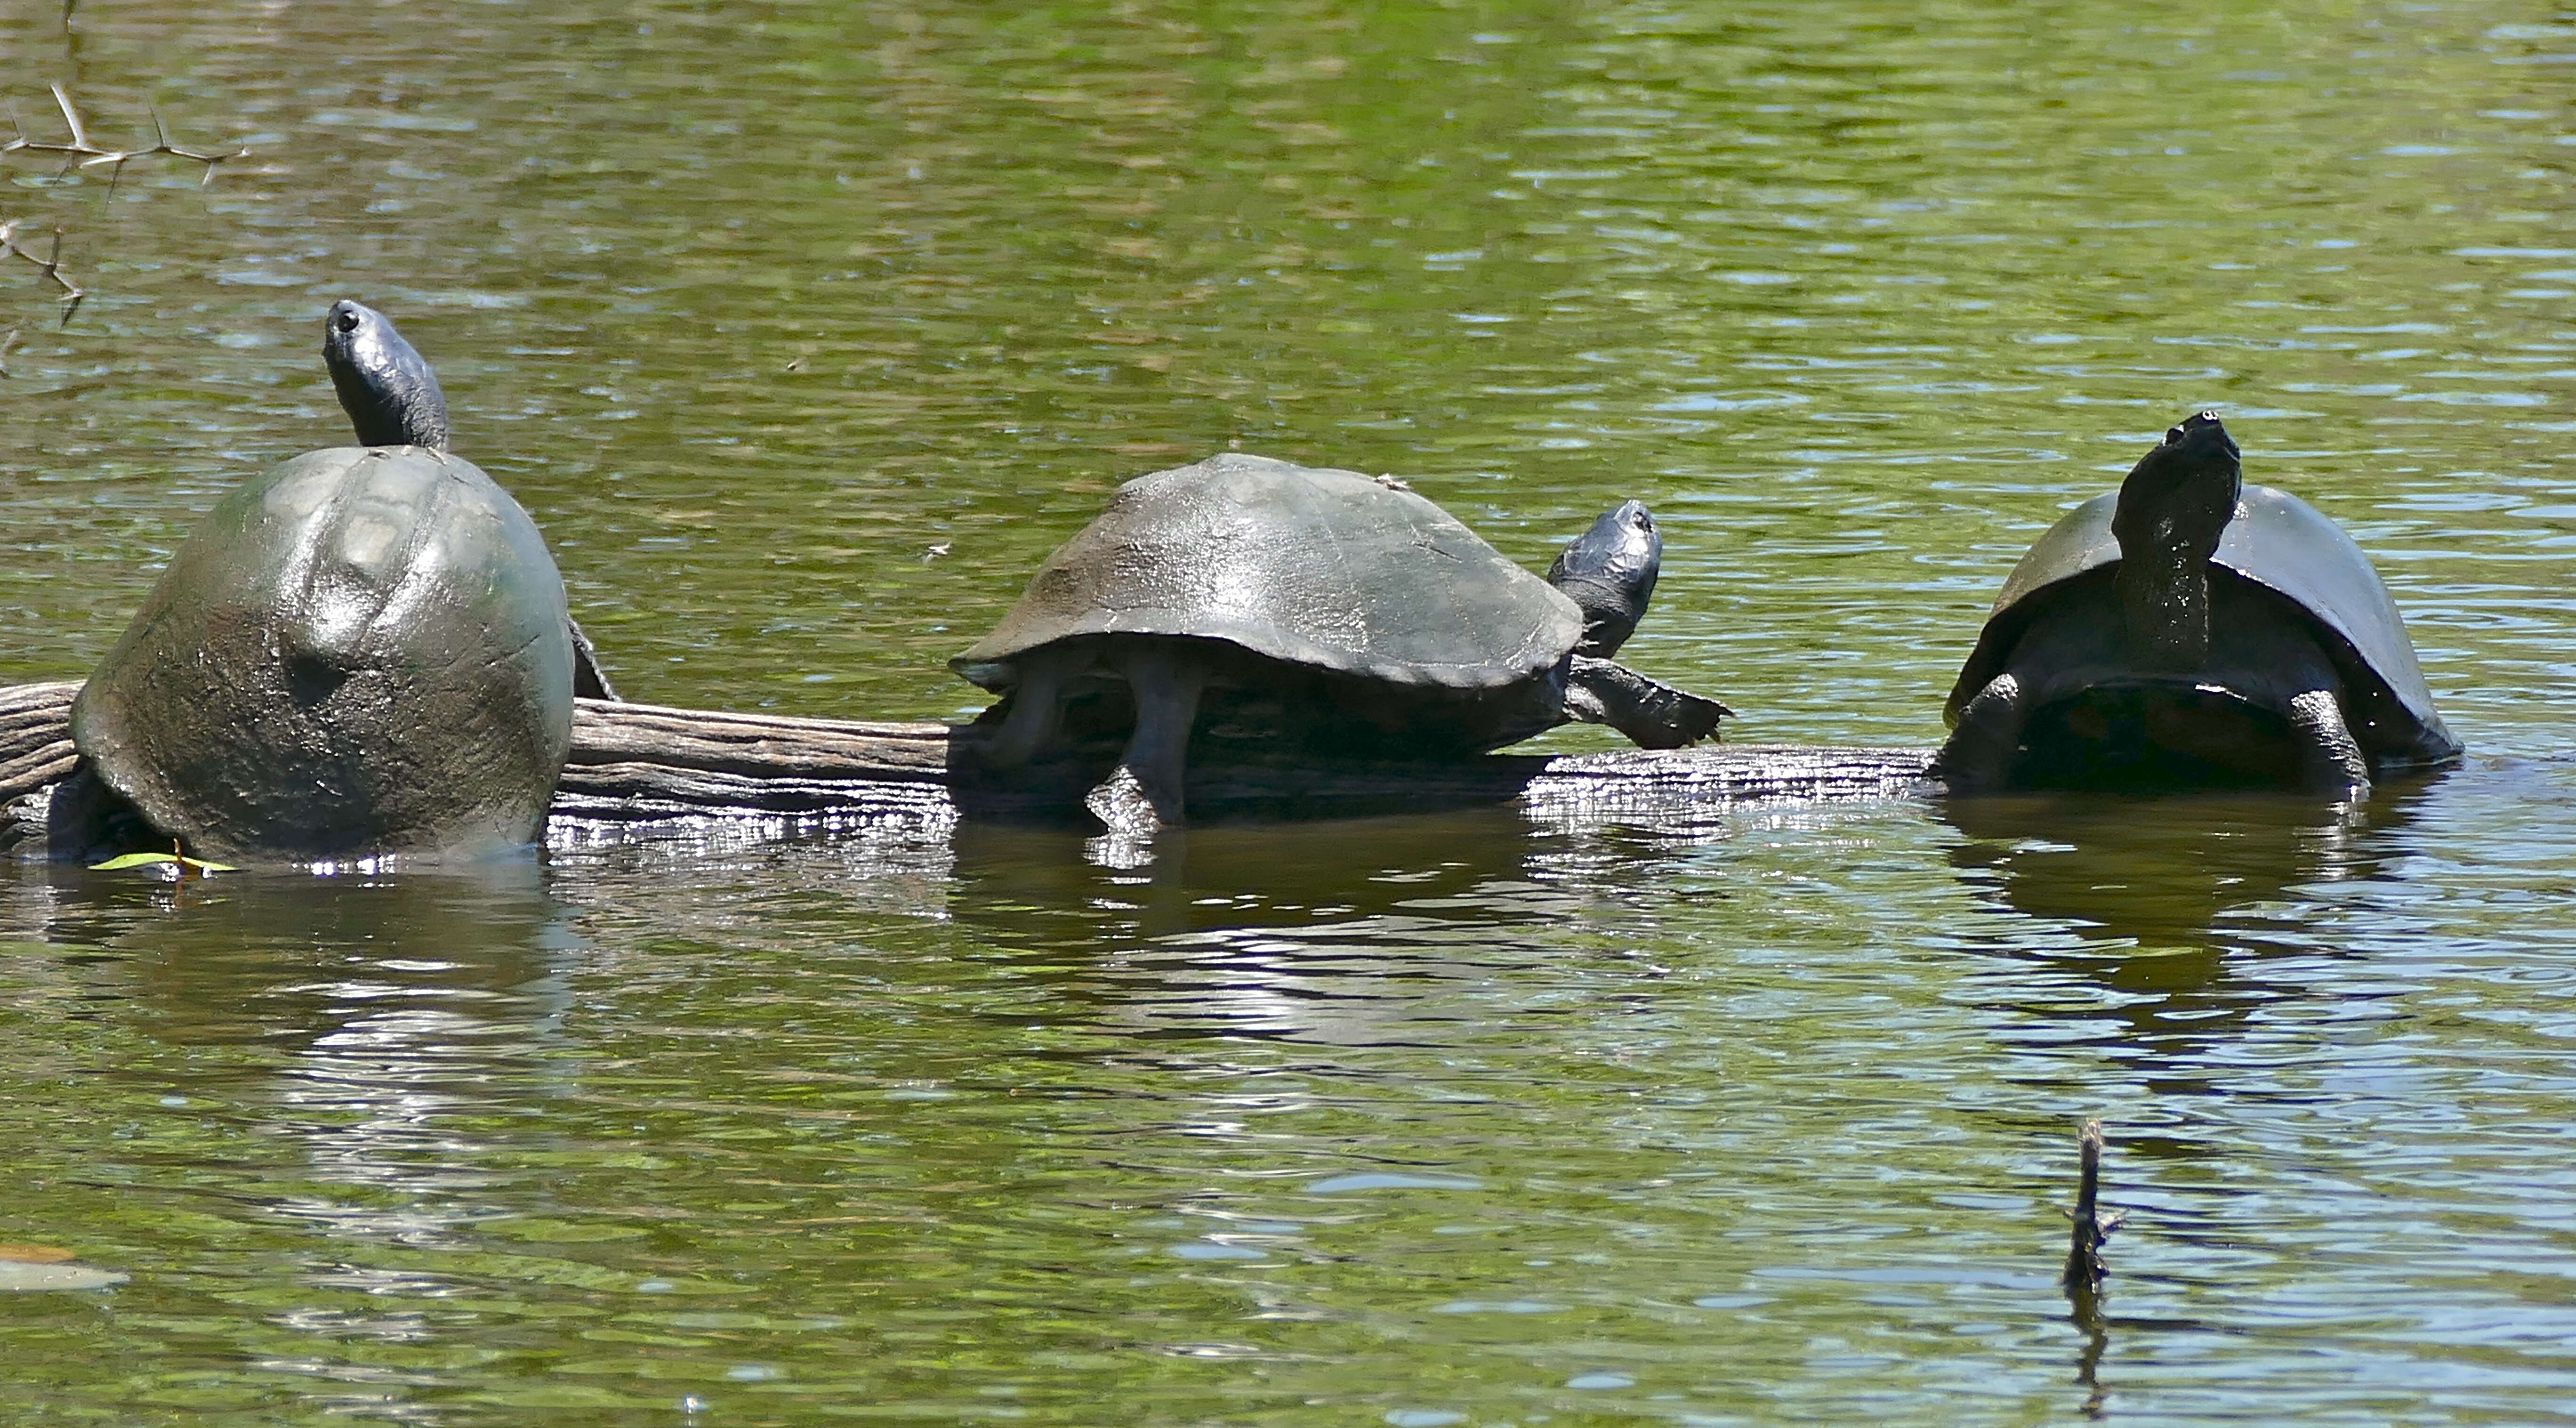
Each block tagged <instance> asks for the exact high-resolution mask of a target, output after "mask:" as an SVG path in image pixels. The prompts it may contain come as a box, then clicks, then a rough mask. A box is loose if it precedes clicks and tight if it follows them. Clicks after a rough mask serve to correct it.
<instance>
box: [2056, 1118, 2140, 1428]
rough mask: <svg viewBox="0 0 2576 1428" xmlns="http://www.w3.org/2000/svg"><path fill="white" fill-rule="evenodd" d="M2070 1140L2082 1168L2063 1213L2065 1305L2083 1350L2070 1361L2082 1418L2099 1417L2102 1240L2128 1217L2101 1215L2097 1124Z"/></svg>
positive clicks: (2104, 1318) (2103, 1339)
mask: <svg viewBox="0 0 2576 1428" xmlns="http://www.w3.org/2000/svg"><path fill="white" fill-rule="evenodd" d="M2075 1143H2076V1149H2077V1152H2078V1155H2079V1156H2080V1159H2081V1169H2080V1170H2079V1171H2078V1172H2077V1178H2076V1181H2075V1208H2074V1209H2072V1210H2069V1211H2067V1212H2066V1217H2067V1218H2068V1219H2070V1220H2072V1221H2074V1222H2075V1228H2074V1233H2073V1237H2072V1240H2071V1242H2070V1243H2069V1244H2068V1245H2067V1248H2066V1274H2065V1276H2064V1278H2065V1283H2066V1304H2067V1307H2068V1308H2069V1309H2070V1310H2072V1311H2073V1313H2074V1318H2075V1327H2076V1328H2078V1329H2081V1330H2083V1331H2084V1351H2083V1353H2082V1354H2081V1355H2079V1356H2078V1357H2077V1359H2076V1362H2075V1381H2076V1382H2077V1383H2080V1384H2082V1385H2084V1387H2085V1388H2086V1389H2087V1390H2088V1393H2087V1395H2086V1397H2085V1400H2084V1416H2085V1417H2087V1418H2099V1417H2101V1416H2102V1404H2103V1400H2104V1398H2105V1396H2106V1392H2105V1390H2104V1389H2103V1387H2102V1380H2101V1377H2100V1371H2101V1367H2102V1354H2103V1351H2104V1350H2106V1349H2108V1348H2109V1347H2110V1344H2111V1321H2110V1318H2109V1316H2108V1315H2106V1314H2104V1313H2103V1312H2102V1281H2103V1280H2104V1279H2105V1278H2107V1277H2109V1275H2110V1269H2109V1267H2108V1266H2106V1265H2104V1264H2103V1263H2102V1242H2103V1241H2104V1240H2107V1239H2109V1238H2110V1237H2111V1232H2112V1231H2113V1230H2116V1229H2118V1228H2119V1227H2120V1222H2121V1221H2122V1220H2124V1219H2126V1218H2127V1216H2125V1215H2122V1214H2120V1213H2119V1212H2117V1211H2114V1212H2112V1213H2111V1214H2108V1215H2105V1214H2103V1213H2102V1206H2101V1192H2102V1123H2101V1122H2100V1121H2086V1122H2085V1123H2084V1129H2083V1131H2082V1132H2081V1133H2079V1134H2078V1135H2077V1137H2076V1142H2075Z"/></svg>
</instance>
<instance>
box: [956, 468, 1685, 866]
mask: <svg viewBox="0 0 2576 1428" xmlns="http://www.w3.org/2000/svg"><path fill="white" fill-rule="evenodd" d="M1660 552H1661V537H1660V536H1659V535H1658V534H1657V532H1656V530H1655V524H1654V518H1653V517H1652V516H1651V515H1649V514H1648V513H1647V511H1646V508H1645V507H1644V506H1642V505H1639V504H1637V503H1636V502H1634V501H1631V502H1628V503H1627V504H1626V505H1623V506H1621V507H1619V508H1618V509H1617V510H1614V511H1612V512H1610V513H1608V514H1607V515H1605V516H1603V517H1602V518H1601V519H1600V521H1599V522H1597V523H1596V524H1595V525H1594V527H1593V529H1592V530H1591V531H1590V532H1589V533H1588V534H1586V535H1585V536H1584V537H1583V538H1582V539H1580V540H1578V541H1576V542H1575V543H1574V544H1573V545H1571V546H1569V547H1567V549H1566V551H1565V553H1564V554H1563V555H1562V556H1560V557H1559V559H1558V561H1557V565H1556V568H1555V569H1554V570H1552V571H1551V572H1550V574H1549V579H1547V580H1541V579H1539V578H1538V577H1537V576H1535V575H1532V574H1530V573H1529V572H1528V571H1527V570H1524V569H1522V568H1521V567H1520V566H1518V565H1515V564H1513V563H1512V562H1511V561H1510V560H1508V559H1505V558H1504V557H1503V555H1502V554H1501V553H1500V552H1498V551H1496V550H1495V549H1494V548H1493V547H1492V546H1489V545H1487V544H1485V542H1484V541H1482V540H1480V539H1478V538H1477V536H1476V534H1475V533H1474V532H1472V531H1470V530H1468V529H1467V528H1466V527H1465V526H1463V525H1460V524H1459V523H1458V522H1457V521H1456V520H1455V519H1453V518H1451V517H1450V515H1449V514H1448V513H1447V512H1445V511H1443V510H1441V509H1440V508H1439V507H1438V506H1435V505H1433V504H1432V503H1431V502H1429V501H1427V500H1425V499H1423V498H1422V497H1420V496H1418V495H1415V494H1413V493H1412V492H1411V491H1410V490H1407V489H1406V488H1405V487H1404V486H1403V484H1402V483H1401V482H1396V481H1393V480H1391V479H1386V478H1376V479H1372V478H1370V477H1367V476H1362V475H1360V474H1358V473H1356V472H1351V471H1335V470H1325V469H1315V468H1309V467H1303V466H1297V465H1294V464H1291V463H1289V462H1285V461H1274V460H1270V459H1268V458H1265V457H1259V456H1249V455H1235V454H1229V455H1223V456H1217V457H1214V458H1211V459H1209V460H1207V461H1204V462H1201V463H1199V464H1198V465H1195V466H1183V467H1178V468H1175V469H1173V470H1170V471H1161V472H1156V473H1155V474H1153V475H1150V476H1141V477H1138V478H1137V479H1135V480H1133V481H1130V482H1128V483H1127V484H1126V485H1124V486H1121V487H1120V488H1119V489H1118V493H1117V495H1116V496H1115V497H1113V498H1112V499H1111V501H1110V503H1109V508H1108V509H1107V510H1106V511H1104V512H1102V514H1101V516H1100V518H1099V519H1097V520H1095V521H1093V522H1092V523H1091V524H1090V525H1089V526H1087V527H1085V528H1084V529H1083V530H1082V531H1081V532H1080V533H1078V534H1076V535H1075V536H1074V538H1073V539H1072V540H1070V541H1067V542H1066V543H1065V544H1064V545H1063V546H1062V547H1061V548H1060V549H1058V550H1057V551H1056V552H1055V553H1054V554H1053V555H1051V556H1049V557H1048V558H1047V561H1046V564H1045V565H1044V566H1042V567H1041V568H1040V569H1039V571H1038V573H1037V576H1036V578H1035V579H1033V580H1031V581H1030V582H1029V588H1028V591H1027V593H1026V594H1024V595H1022V596H1021V597H1020V601H1019V604H1018V605H1016V606H1014V607H1013V608H1012V610H1011V612H1010V613H1009V614H1008V615H1006V616H1005V617H1004V618H1003V620H1002V623H1001V625H1000V627H999V628H997V629H995V630H994V631H993V633H992V634H990V635H988V636H986V637H985V638H984V639H983V640H982V641H980V642H979V643H977V644H976V645H975V646H974V648H972V649H969V650H968V651H966V652H965V653H964V654H962V655H959V656H958V657H957V658H956V659H955V660H954V661H952V662H951V663H952V664H953V665H954V667H955V668H956V669H957V671H958V673H960V674H962V675H964V676H965V677H966V678H967V679H970V680H972V681H974V682H975V683H977V684H980V685H982V686H984V687H985V688H987V689H990V690H992V691H994V692H996V693H998V694H1001V695H1003V696H1004V697H1003V699H1002V700H1001V701H1000V702H999V703H997V704H995V705H994V706H993V708H992V709H990V710H988V711H986V713H985V716H984V718H983V719H982V720H979V721H978V722H979V723H984V724H988V725H998V727H997V728H996V729H995V730H994V733H993V737H992V738H991V740H990V742H989V743H988V744H987V745H986V746H985V752H984V760H985V762H986V763H987V764H988V765H990V766H992V767H995V768H999V769H1006V770H1007V769H1013V768H1017V767H1019V766H1020V765H1022V764H1025V763H1026V762H1028V761H1029V760H1031V759H1033V758H1036V757H1038V756H1040V755H1043V754H1047V753H1050V752H1054V751H1057V750H1059V749H1061V748H1062V747H1064V746H1065V745H1067V744H1069V743H1072V742H1078V741H1079V740H1081V739H1083V738H1086V737H1090V736H1095V735H1100V734H1104V733H1111V734H1114V733H1115V732H1117V731H1119V730H1127V731H1129V732H1128V738H1127V743H1126V748H1125V752H1124V753H1123V754H1122V755H1121V756H1120V758H1119V761H1118V764H1117V766H1116V767H1115V768H1114V769H1113V770H1112V771H1111V773H1110V775H1109V777H1108V778H1107V779H1106V780H1104V781H1103V782H1102V783H1101V784H1100V785H1099V786H1098V787H1097V788H1095V789H1093V790H1092V792H1091V794H1090V795H1089V796H1088V797H1087V798H1086V799H1085V800H1084V801H1085V804H1086V806H1088V807H1089V808H1090V809H1091V811H1092V813H1093V814H1094V815H1095V816H1096V817H1098V818H1099V819H1100V820H1101V821H1102V822H1103V823H1104V824H1105V825H1107V826H1109V827H1110V828H1113V829H1117V830H1120V831H1124V832H1148V831H1150V830H1151V829H1152V828H1154V827H1155V826H1156V825H1158V824H1163V823H1175V822H1178V821H1180V820H1181V819H1182V817H1183V816H1184V804H1183V796H1182V784H1183V775H1184V769H1185V764H1186V762H1187V757H1188V749H1189V746H1190V743H1191V739H1192V735H1193V732H1194V731H1197V732H1199V733H1200V734H1201V735H1202V736H1203V737H1204V736H1206V735H1208V734H1211V733H1216V732H1219V731H1222V732H1223V733H1225V734H1226V735H1227V736H1229V737H1248V738H1249V739H1250V740H1251V742H1253V743H1254V744H1257V745H1262V746H1264V747H1267V748H1268V749H1270V750H1273V751H1286V752H1288V753H1290V754H1292V755H1297V756H1307V757H1363V758H1404V759H1418V758H1449V757H1461V756H1465V755H1470V754H1475V753H1480V752H1483V751H1485V750H1488V749H1495V748H1500V747H1502V746H1503V745H1505V744H1509V743H1513V742H1516V741H1518V740H1521V739H1525V738H1528V737H1529V736H1531V735H1532V734H1536V733H1538V732H1540V731H1542V730H1545V729H1549V728H1552V727H1554V726H1556V725H1558V724H1562V723H1564V722H1566V721H1567V720H1569V719H1581V720H1586V721H1590V722H1594V723H1602V724H1607V725H1609V726H1611V727H1612V728H1615V729H1617V730H1619V731H1620V732H1621V733H1623V734H1626V735H1627V736H1628V737H1629V738H1631V739H1633V740H1635V741H1636V742H1637V743H1639V744H1642V745H1645V746H1646V747H1649V748H1675V747H1678V746H1680V745H1683V744H1687V743H1690V742H1692V741H1693V740H1696V739H1701V738H1705V737H1708V736H1710V735H1712V734H1713V733H1714V732H1715V730H1716V728H1717V720H1718V717H1719V716H1720V715H1721V714H1724V713H1727V712H1730V711H1728V710H1727V709H1726V708H1725V706H1723V705H1721V704H1719V703H1717V702H1716V701H1715V700H1711V699H1704V698H1701V697H1700V696H1697V695H1693V694H1686V693H1683V692H1682V691H1680V690H1678V689H1673V688H1671V687H1669V686H1666V685H1663V684H1659V683H1656V682H1655V681H1653V680H1651V679H1647V678H1646V677H1645V676H1643V675H1640V674H1637V673H1635V672H1634V671H1632V670H1629V669H1627V668H1625V667H1623V666H1621V665H1618V664H1614V663H1612V662H1611V660H1610V658H1609V657H1610V655H1611V654H1612V653H1613V652H1615V651H1616V650H1617V648H1618V646H1619V644H1620V642H1621V641H1623V640H1625V639H1626V638H1627V635H1628V632H1629V631H1631V630H1633V629H1634V628H1635V627H1636V623H1637V618H1638V616H1639V615H1641V614H1642V613H1643V612H1644V610H1645V605H1646V600H1647V597H1648V596H1649V595H1650V594H1651V593H1652V592H1653V589H1654V583H1655V574H1656V570H1657V566H1658V562H1659V559H1660Z"/></svg>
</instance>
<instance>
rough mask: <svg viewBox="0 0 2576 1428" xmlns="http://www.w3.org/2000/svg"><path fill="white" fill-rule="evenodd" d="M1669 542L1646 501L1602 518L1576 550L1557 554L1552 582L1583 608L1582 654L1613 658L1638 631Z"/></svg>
mask: <svg viewBox="0 0 2576 1428" xmlns="http://www.w3.org/2000/svg"><path fill="white" fill-rule="evenodd" d="M1663 563H1664V538H1663V536H1662V534H1661V533H1659V532H1657V531H1656V529H1655V517H1654V513H1653V512H1651V511H1648V510H1647V509H1646V506H1645V503H1644V502H1642V501H1624V502H1621V503H1620V505H1619V507H1618V509H1616V510H1613V511H1608V512H1605V513H1603V515H1602V517H1601V519H1599V520H1597V521H1594V522H1593V523H1592V529H1590V530H1588V531H1585V532H1584V533H1583V534H1582V535H1581V536H1580V537H1578V538H1577V539H1576V540H1575V542H1574V543H1573V544H1572V545H1569V546H1567V547H1566V548H1565V549H1563V550H1561V551H1558V552H1557V554H1556V563H1555V564H1553V565H1551V566H1549V567H1548V568H1547V583H1548V584H1550V585H1553V586H1555V587H1556V588H1557V589H1559V590H1562V591H1564V592H1565V593H1566V595H1567V596H1568V597H1569V598H1571V599H1572V600H1573V601H1574V603H1575V604H1577V605H1580V606H1582V607H1583V643H1581V644H1579V645H1577V646H1575V652H1576V653H1578V654H1587V655H1594V656H1597V657H1599V658H1601V659H1608V658H1609V657H1610V656H1611V655H1613V654H1616V653H1617V652H1618V650H1619V646H1621V645H1623V644H1625V643H1627V640H1628V636H1629V635H1630V634H1631V633H1633V632H1635V630H1636V628H1637V621H1639V620H1640V619H1643V618H1644V617H1645V614H1646V600H1647V598H1648V597H1649V596H1652V595H1653V594H1654V593H1655V576H1656V574H1657V572H1659V571H1660V570H1661V569H1662V568H1663Z"/></svg>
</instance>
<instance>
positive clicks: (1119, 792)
mask: <svg viewBox="0 0 2576 1428" xmlns="http://www.w3.org/2000/svg"><path fill="white" fill-rule="evenodd" d="M1082 806H1083V807H1084V808H1086V809H1088V810H1090V813H1091V816H1092V817H1094V818H1096V819H1098V820H1100V827H1101V830H1102V831H1103V832H1104V833H1106V834H1107V835H1108V836H1110V837H1113V838H1131V839H1137V840H1140V841H1141V840H1144V839H1150V838H1152V837H1153V836H1154V835H1155V834H1156V833H1159V832H1161V831H1163V829H1164V828H1165V827H1166V826H1168V825H1173V824H1177V823H1179V822H1180V810H1179V809H1178V808H1170V809H1166V808H1163V807H1161V806H1158V803H1157V800H1156V799H1155V798H1154V796H1153V795H1152V794H1151V793H1149V792H1147V791H1146V788H1145V781H1144V780H1143V779H1140V778H1138V777H1137V776H1136V771H1135V770H1134V769H1131V768H1129V767H1128V766H1127V765H1125V764H1120V765H1119V766H1118V767H1117V768H1115V769H1113V770H1111V771H1110V774H1109V777H1107V778H1105V779H1102V780H1101V781H1100V784H1099V786H1098V787H1096V788H1094V789H1092V790H1091V792H1089V793H1086V794H1084V795H1083V796H1082Z"/></svg>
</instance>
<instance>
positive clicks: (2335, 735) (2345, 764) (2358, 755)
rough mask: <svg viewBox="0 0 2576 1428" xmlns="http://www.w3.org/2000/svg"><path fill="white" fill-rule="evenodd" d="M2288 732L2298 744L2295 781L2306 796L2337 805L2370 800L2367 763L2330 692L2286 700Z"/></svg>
mask: <svg viewBox="0 0 2576 1428" xmlns="http://www.w3.org/2000/svg"><path fill="white" fill-rule="evenodd" d="M2290 732H2291V733H2292V734H2293V735H2295V736H2296V737H2297V739H2298V741H2299V778H2300V783H2301V785H2302V786H2303V787H2305V788H2306V789H2307V790H2308V792H2310V793H2316V794H2322V795H2324V796H2326V797H2328V798H2332V799H2335V800H2336V801H2338V802H2344V803H2357V802H2359V801H2360V800H2362V799H2365V798H2368V797H2369V796H2370V760H2368V759H2367V758H2364V757H2363V756H2362V752H2361V743H2360V741H2359V740H2357V739H2355V738H2353V736H2352V730H2351V728H2349V727H2348V726H2346V725H2345V723H2344V722H2343V706H2342V705H2341V704H2338V703H2336V702H2335V697H2334V691H2333V690H2331V689H2311V690H2309V691H2308V692H2307V693H2305V694H2300V695H2296V696H2294V697H2292V698H2291V700H2290Z"/></svg>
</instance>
